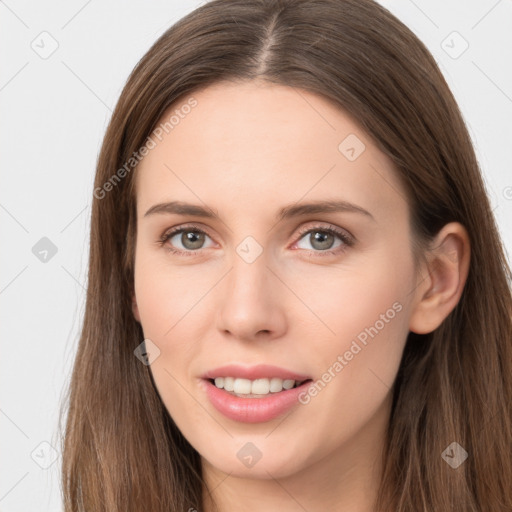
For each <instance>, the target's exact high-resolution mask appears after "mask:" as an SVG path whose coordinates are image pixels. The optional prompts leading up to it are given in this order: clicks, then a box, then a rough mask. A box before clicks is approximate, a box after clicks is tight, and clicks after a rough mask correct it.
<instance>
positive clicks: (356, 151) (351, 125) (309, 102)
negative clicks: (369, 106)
mask: <svg viewBox="0 0 512 512" xmlns="http://www.w3.org/2000/svg"><path fill="white" fill-rule="evenodd" d="M190 105H194V106H193V107H190ZM166 123H167V124H166ZM158 128H160V129H158ZM156 130H157V131H156V132H155V131H154V132H153V134H152V135H151V138H152V140H153V142H154V147H153V149H151V150H150V151H149V152H148V153H147V154H146V156H144V158H143V160H142V161H141V162H140V164H139V166H138V168H137V172H136V189H137V203H138V205H139V208H138V210H139V212H141V213H139V215H142V214H143V212H144V211H146V210H147V209H148V208H149V207H150V206H151V205H152V204H153V203H155V202H159V201H168V200H183V201H190V202H194V203H198V202H200V201H201V202H204V203H206V204H208V205H211V206H212V207H214V208H215V209H216V210H219V211H226V214H234V215H236V214H237V212H240V211H242V210H243V211H252V212H253V213H256V212H260V214H261V212H262V210H264V209H267V208H268V209H270V210H272V212H273V211H274V210H277V209H278V208H279V207H280V206H281V205H283V204H288V203H291V202H297V201H300V200H302V199H303V200H306V199H307V200H324V199H346V200H350V201H351V202H354V203H357V204H360V205H361V206H362V207H364V208H367V209H372V211H373V212H375V214H376V215H381V214H384V213H387V214H390V213H393V212H394V213H395V214H396V215H397V216H398V215H403V214H404V213H405V212H406V210H407V204H406V201H405V192H404V190H403V189H402V186H401V184H400V182H399V181H398V177H397V175H396V172H395V170H394V168H393V165H392V163H391V161H390V160H389V158H388V157H387V156H386V155H384V154H383V153H382V152H381V151H380V150H379V149H378V148H377V147H376V145H375V144H374V142H373V141H372V140H371V139H370V138H369V137H368V135H367V134H366V133H365V132H364V131H363V130H362V129H361V128H360V127H359V125H358V124H357V122H356V121H354V120H353V119H352V118H351V117H350V116H348V115H347V114H346V113H345V112H344V111H343V110H341V109H340V108H339V107H337V106H335V105H334V104H332V103H331V102H329V101H328V100H327V99H325V98H323V97H321V96H319V95H316V94H314V93H311V92H309V91H305V90H302V89H297V88H294V87H288V86H282V85H275V84H268V83H261V82H246V83H231V82H221V83H217V84H214V85H211V86H209V87H207V88H205V89H202V90H200V91H198V92H195V93H194V94H192V95H190V96H188V97H185V98H183V99H182V100H180V101H179V102H177V103H175V104H174V105H173V106H172V107H170V108H169V109H168V110H167V112H166V113H165V114H164V115H163V116H162V118H161V119H160V122H159V126H158V127H157V129H156ZM370 207H371V208H370ZM240 208H242V210H240ZM272 212H270V213H272Z"/></svg>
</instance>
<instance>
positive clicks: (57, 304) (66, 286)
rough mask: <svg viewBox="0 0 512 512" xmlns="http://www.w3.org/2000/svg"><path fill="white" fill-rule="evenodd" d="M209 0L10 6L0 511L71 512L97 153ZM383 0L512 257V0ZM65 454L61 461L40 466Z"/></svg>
mask: <svg viewBox="0 0 512 512" xmlns="http://www.w3.org/2000/svg"><path fill="white" fill-rule="evenodd" d="M201 3H203V2H201V1H199V0H196V1H192V0H187V1H181V2H178V1H166V2H164V1H153V2H150V3H148V2H142V1H138V2H136V1H125V2H122V1H120V0H115V1H113V0H108V1H99V0H89V1H84V0H73V1H68V2H66V3H64V2H57V1H55V0H53V1H48V2H29V1H22V0H21V1H20V0H19V1H16V0H5V1H1V0H0V24H1V29H0V39H1V44H2V49H3V53H2V63H1V66H0V102H1V109H2V115H1V123H0V134H1V136H0V141H1V152H0V154H1V164H2V165H1V173H2V176H1V179H2V186H1V188H0V222H1V229H2V232H3V234H2V250H1V252H0V258H1V261H0V266H1V273H0V308H1V309H0V311H1V315H2V318H1V322H0V329H1V330H0V334H1V344H2V345H1V348H2V357H1V359H0V365H1V366H0V370H1V373H0V375H1V381H2V383H1V384H2V385H1V387H0V429H1V436H0V443H1V446H0V452H1V454H2V455H1V462H2V465H1V469H0V512H22V511H23V512H27V511H41V512H45V511H60V510H62V506H61V497H60V480H59V479H60V474H59V471H60V467H59V466H60V463H61V457H60V453H55V452H54V451H53V449H52V448H51V447H50V445H53V446H54V447H55V448H56V449H57V450H58V447H59V444H58V441H57V413H58V411H59V407H60V403H61V400H62V393H63V390H64V386H65V385H67V381H68V379H69V376H70V371H71V365H72V362H73V358H74V354H75V351H76V345H77V339H78V329H79V326H80V323H81V319H82V314H83V308H84V297H85V293H84V287H83V283H85V276H86V272H87V262H88V237H89V219H90V204H91V198H92V184H93V178H94V171H95V163H96V158H97V155H98V152H99V148H100V144H101V140H102V137H103V135H104V132H105V128H106V126H107V122H108V119H109V117H110V115H111V112H112V110H113V108H114V105H115V102H116V101H117V98H118V97H119V94H120V92H121V89H122V87H123V85H124V83H125V80H126V78H127V77H128V74H129V73H130V71H131V70H132V68H133V67H134V66H135V64H136V63H137V61H138V60H139V59H140V58H141V57H142V55H143V54H144V53H145V52H146V51H147V50H148V49H149V47H150V46H151V44H152V43H153V42H154V41H155V40H156V39H157V38H158V37H159V36H160V35H161V34H162V33H163V32H164V31H165V30H166V29H167V28H168V27H169V26H171V25H172V24H173V23H174V22H175V21H177V20H178V19H179V18H181V17H182V16H183V15H185V14H186V13H188V12H190V11H191V10H193V9H194V8H196V7H197V6H199V5H200V4H201ZM382 4H383V5H385V6H386V7H388V8H389V9H390V10H391V11H392V12H393V13H394V14H395V15H396V16H398V18H400V19H401V20H402V21H403V22H404V23H406V24H407V25H408V26H409V27H410V28H411V29H412V30H413V31H414V32H415V33H416V34H417V35H418V36H419V37H420V39H421V40H423V41H424V42H425V43H426V45H427V46H428V48H429V49H430V51H431V52H432V53H433V55H434V57H435V58H436V60H437V62H438V63H439V65H440V67H441V70H442V71H443V73H444V75H445V77H446V79H447V81H448V83H449V85H450V87H451V88H452V91H453V92H454V94H455V96H456V98H457V100H458V102H459V105H460V107H461V109H462V111H463V114H464V116H465V119H466V121H467V123H468V126H469V129H470V133H471V136H472V138H473V140H474V144H475V147H476V150H477V154H478V158H479V161H480V164H481V166H482V171H483V173H484V178H485V181H486V183H487V186H488V191H489V196H490V200H491V203H492V206H493V209H494V213H495V215H496V218H497V221H498V225H499V227H500V230H501V233H502V236H503V240H504V242H505V246H506V248H507V251H508V254H509V255H510V254H511V248H512V222H511V219H512V215H511V213H512V175H511V174H512V173H511V168H512V166H511V164H512V151H511V145H512V123H511V120H512V67H511V66H510V62H512V55H511V54H512V26H511V25H512V23H511V22H512V3H511V2H510V1H508V0H498V1H497V0H472V1H467V0H457V1H454V0H451V1H447V0H430V1H427V0H415V1H412V0H382ZM45 31H46V32H48V33H49V34H50V35H51V36H48V35H42V36H40V34H41V33H42V32H45ZM454 31H456V32H458V33H459V34H460V36H462V38H463V39H464V40H465V41H467V43H468V44H469V47H468V49H467V50H466V51H465V52H464V53H462V55H460V56H459V57H458V58H455V59H454V58H452V56H450V55H449V54H448V53H447V51H448V52H451V53H452V55H455V54H456V53H458V52H459V51H460V50H461V49H462V48H463V46H461V45H463V44H465V43H464V41H463V40H462V39H460V38H459V37H458V36H457V35H455V36H454V35H453V34H452V33H453V32H454ZM448 36H449V37H448ZM447 37H448V39H447ZM42 38H46V39H45V40H44V42H41V40H42ZM52 38H53V39H54V40H55V41H56V42H57V43H58V48H57V50H56V51H55V52H54V53H53V54H52V55H51V56H49V57H48V58H46V59H43V58H41V57H40V56H39V55H38V53H36V51H34V49H33V48H32V47H31V45H32V46H35V47H36V48H37V47H38V46H39V48H40V50H39V51H43V49H42V47H43V45H44V48H46V50H48V49H51V44H52ZM443 41H445V42H444V43H443ZM54 44H56V43H54ZM445 50H446V51H445ZM42 237H47V238H49V239H50V240H51V241H52V243H53V244H54V245H55V246H56V248H57V253H56V254H55V255H54V256H53V257H51V258H50V259H49V260H48V261H47V262H46V263H43V262H41V261H40V260H39V259H38V258H37V257H36V256H35V255H34V254H33V252H32V248H33V246H34V245H35V244H36V243H37V242H38V241H39V240H40V239H41V238H42ZM509 261H510V256H509ZM40 443H43V444H42V445H41V444H40ZM45 443H49V444H45ZM53 455H55V456H56V459H55V462H54V463H53V464H51V465H49V467H48V468H46V469H44V468H41V467H40V465H38V463H37V462H39V463H40V464H43V465H48V464H50V463H51V461H52V456H53ZM36 461H37V462H36Z"/></svg>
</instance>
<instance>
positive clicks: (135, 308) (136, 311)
mask: <svg viewBox="0 0 512 512" xmlns="http://www.w3.org/2000/svg"><path fill="white" fill-rule="evenodd" d="M132 313H133V316H134V317H135V320H137V322H139V323H140V315H139V308H138V306H137V299H136V298H135V294H133V295H132Z"/></svg>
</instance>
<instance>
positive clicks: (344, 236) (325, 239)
mask: <svg viewBox="0 0 512 512" xmlns="http://www.w3.org/2000/svg"><path fill="white" fill-rule="evenodd" d="M299 234H300V235H302V236H301V238H300V240H299V242H300V241H301V240H302V239H304V240H306V241H307V242H309V243H310V245H311V246H312V247H313V250H310V249H308V248H306V249H307V250H309V252H312V253H314V254H315V255H316V254H318V253H320V254H319V255H320V256H324V255H327V254H331V255H332V254H338V253H340V252H343V251H345V250H346V249H347V247H351V246H352V245H354V240H353V238H352V237H351V236H350V235H349V234H348V233H346V232H345V231H342V230H341V229H339V228H335V227H333V226H330V227H324V226H316V227H313V228H311V227H309V228H304V229H302V230H301V231H300V233H299ZM305 235H309V236H308V237H306V236H305ZM336 238H337V239H338V240H339V241H340V243H338V244H337V245H335V243H336ZM299 242H297V243H296V244H298V243H299ZM299 248H300V249H303V247H299ZM322 253H323V254H322Z"/></svg>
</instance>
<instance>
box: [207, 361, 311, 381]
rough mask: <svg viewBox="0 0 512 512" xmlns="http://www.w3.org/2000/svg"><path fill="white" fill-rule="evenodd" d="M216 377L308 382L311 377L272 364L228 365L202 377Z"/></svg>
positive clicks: (210, 371)
mask: <svg viewBox="0 0 512 512" xmlns="http://www.w3.org/2000/svg"><path fill="white" fill-rule="evenodd" d="M216 377H235V378H237V377H238V378H241V379H249V380H255V379H263V378H270V379H271V378H279V379H283V380H285V379H293V380H296V381H299V382H300V381H303V380H308V379H310V378H311V377H309V376H308V375H302V374H300V373H296V372H293V371H291V370H287V369H286V368H280V367H279V366H273V365H270V364H258V365H255V366H241V365H238V364H228V365H225V366H219V367H218V368H214V369H213V370H209V371H207V372H206V373H204V374H203V375H202V378H203V379H215V378H216Z"/></svg>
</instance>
